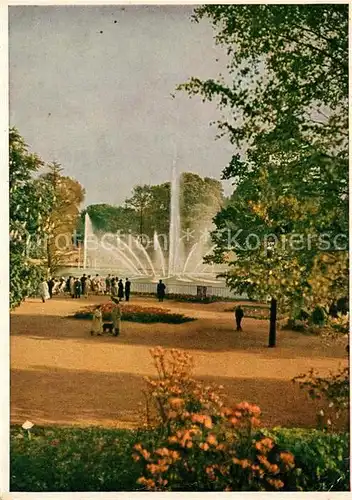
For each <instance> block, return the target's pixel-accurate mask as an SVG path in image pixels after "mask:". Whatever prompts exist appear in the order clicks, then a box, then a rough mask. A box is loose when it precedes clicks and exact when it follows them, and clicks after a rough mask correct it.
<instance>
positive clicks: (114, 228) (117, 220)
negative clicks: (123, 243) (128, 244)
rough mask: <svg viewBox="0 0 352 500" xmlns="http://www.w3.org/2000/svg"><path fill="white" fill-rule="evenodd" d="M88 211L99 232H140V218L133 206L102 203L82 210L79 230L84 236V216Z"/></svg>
mask: <svg viewBox="0 0 352 500" xmlns="http://www.w3.org/2000/svg"><path fill="white" fill-rule="evenodd" d="M86 213H88V215H89V217H90V218H91V220H92V223H93V226H94V228H95V230H96V231H97V233H98V234H99V233H100V234H104V233H113V234H115V233H117V232H118V231H120V232H121V233H123V234H128V232H129V231H130V232H131V233H132V234H136V233H138V229H139V220H138V217H137V215H136V213H135V211H134V210H133V209H132V208H127V207H120V206H114V205H108V204H106V203H100V204H97V205H89V206H88V207H87V208H86V209H85V210H83V211H82V213H81V217H80V222H79V228H78V232H79V233H81V235H82V238H83V234H84V218H85V214H86Z"/></svg>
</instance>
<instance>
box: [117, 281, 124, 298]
mask: <svg viewBox="0 0 352 500" xmlns="http://www.w3.org/2000/svg"><path fill="white" fill-rule="evenodd" d="M117 296H118V298H119V300H122V299H123V296H124V292H123V283H122V280H119V284H118V292H117Z"/></svg>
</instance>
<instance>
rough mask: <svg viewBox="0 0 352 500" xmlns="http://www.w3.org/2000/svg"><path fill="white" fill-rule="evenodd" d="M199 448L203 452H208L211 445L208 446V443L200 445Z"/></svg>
mask: <svg viewBox="0 0 352 500" xmlns="http://www.w3.org/2000/svg"><path fill="white" fill-rule="evenodd" d="M199 448H200V449H201V450H203V451H208V450H209V445H208V443H200V445H199Z"/></svg>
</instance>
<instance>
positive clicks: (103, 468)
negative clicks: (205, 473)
mask: <svg viewBox="0 0 352 500" xmlns="http://www.w3.org/2000/svg"><path fill="white" fill-rule="evenodd" d="M163 432H164V431H163V429H161V430H160V429H156V430H148V431H136V430H122V429H102V428H99V427H89V428H84V429H80V428H77V427H44V428H43V427H42V428H41V427H37V426H35V427H33V429H32V439H30V440H29V439H28V438H27V437H26V435H25V434H24V433H23V431H22V429H21V428H20V427H19V426H13V427H12V428H11V453H10V463H11V471H10V490H11V491H37V492H38V491H97V492H99V491H102V492H104V491H136V490H142V489H145V486H144V485H141V484H138V483H137V479H138V478H139V477H141V476H142V471H143V470H144V465H143V464H144V461H143V460H139V461H135V460H133V459H132V456H131V455H132V454H133V453H138V450H134V449H133V447H134V445H135V444H137V443H143V447H144V448H146V449H150V448H155V449H157V448H158V443H160V442H161V440H162V436H163ZM260 437H261V438H262V439H264V438H266V437H269V438H271V439H272V440H274V441H275V442H276V443H277V445H278V446H279V448H280V449H282V450H286V451H289V452H291V453H292V454H293V455H294V457H295V463H296V472H297V474H298V476H297V477H296V478H295V481H293V482H292V483H290V482H287V483H286V485H285V489H290V490H297V489H303V490H304V491H317V490H320V491H329V490H331V491H347V490H349V483H348V479H349V475H348V465H349V460H348V457H349V440H348V435H347V434H331V433H329V434H327V433H325V432H322V431H316V430H310V429H279V428H277V429H272V430H268V429H264V430H259V431H257V434H256V436H255V439H256V440H257V441H258V440H259V439H260ZM209 446H210V445H209ZM205 453H206V454H209V453H210V451H209V450H207V451H206V452H205V451H203V454H205ZM202 460H204V459H202ZM199 479H200V477H199ZM287 479H289V478H287ZM170 486H171V488H170V489H173V484H172V483H171V485H170ZM181 489H182V488H181ZM192 489H193V490H194V491H197V490H199V491H201V490H204V489H205V486H204V484H202V483H201V482H199V483H196V484H194V485H193V486H192Z"/></svg>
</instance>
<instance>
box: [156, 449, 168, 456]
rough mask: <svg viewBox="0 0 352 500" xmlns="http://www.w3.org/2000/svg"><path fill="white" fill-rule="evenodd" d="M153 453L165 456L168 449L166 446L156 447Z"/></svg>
mask: <svg viewBox="0 0 352 500" xmlns="http://www.w3.org/2000/svg"><path fill="white" fill-rule="evenodd" d="M155 453H156V454H157V455H160V456H161V457H167V456H168V455H169V454H170V450H168V449H167V448H158V449H157V450H156V451H155Z"/></svg>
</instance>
